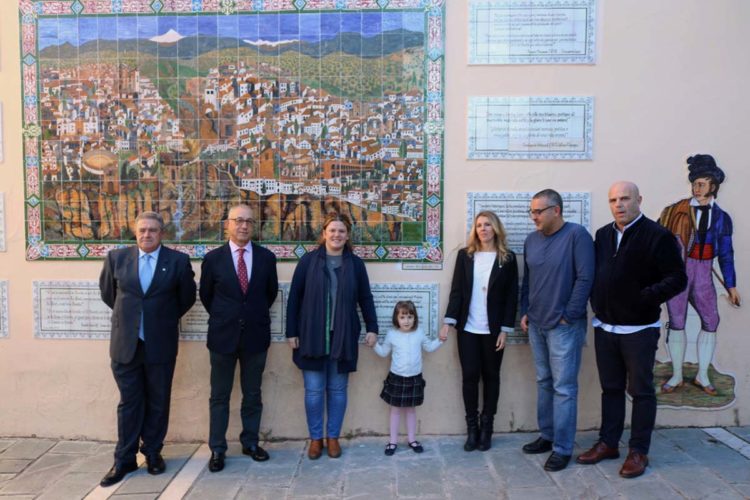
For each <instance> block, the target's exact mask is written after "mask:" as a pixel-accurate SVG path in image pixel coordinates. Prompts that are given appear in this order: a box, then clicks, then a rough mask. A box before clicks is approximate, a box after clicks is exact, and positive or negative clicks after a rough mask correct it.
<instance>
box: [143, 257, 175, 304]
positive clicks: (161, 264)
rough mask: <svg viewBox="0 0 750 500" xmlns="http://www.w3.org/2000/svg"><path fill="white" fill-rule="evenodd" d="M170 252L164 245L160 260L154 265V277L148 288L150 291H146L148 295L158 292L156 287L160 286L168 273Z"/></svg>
mask: <svg viewBox="0 0 750 500" xmlns="http://www.w3.org/2000/svg"><path fill="white" fill-rule="evenodd" d="M168 252H169V250H167V249H166V248H164V245H162V247H161V250H159V259H158V260H157V261H156V263H155V264H154V277H153V278H152V279H151V284H150V285H149V286H148V290H146V295H148V293H149V292H150V291H152V290H156V287H157V286H159V283H160V282H161V280H162V278H163V276H164V275H165V274H166V273H167V269H169V260H170V259H169V255H168Z"/></svg>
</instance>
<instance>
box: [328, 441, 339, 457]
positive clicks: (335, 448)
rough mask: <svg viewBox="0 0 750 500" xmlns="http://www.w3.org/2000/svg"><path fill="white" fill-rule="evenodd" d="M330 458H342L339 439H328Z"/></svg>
mask: <svg viewBox="0 0 750 500" xmlns="http://www.w3.org/2000/svg"><path fill="white" fill-rule="evenodd" d="M326 446H327V448H328V456H329V457H331V458H339V457H340V456H341V445H340V444H339V440H338V438H328V443H327V445H326Z"/></svg>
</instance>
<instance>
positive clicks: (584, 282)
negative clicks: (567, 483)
mask: <svg viewBox="0 0 750 500" xmlns="http://www.w3.org/2000/svg"><path fill="white" fill-rule="evenodd" d="M529 215H530V217H531V219H532V220H533V221H534V225H535V226H536V229H537V230H536V231H534V232H532V233H531V234H529V235H528V236H527V237H526V242H525V243H524V275H523V284H522V287H521V329H522V330H523V331H524V332H527V333H528V334H529V343H530V344H531V350H532V353H533V355H534V364H535V367H536V383H537V409H536V410H537V422H538V425H539V432H540V434H541V435H540V437H539V438H537V439H536V440H535V441H533V442H531V443H528V444H526V445H524V446H523V452H524V453H531V454H536V453H546V452H548V451H552V454H551V455H550V456H549V458H548V459H547V461H546V462H545V464H544V468H545V469H546V470H548V471H559V470H562V469H564V468H565V467H567V466H568V462H569V461H570V457H571V455H572V454H573V446H574V441H575V433H576V419H577V411H578V370H579V368H580V366H581V348H582V347H583V342H584V340H585V338H586V304H587V302H588V299H589V293H590V292H591V286H592V284H593V282H594V244H593V240H592V239H591V235H590V234H589V233H588V231H586V229H585V228H584V227H583V226H581V225H580V224H575V223H572V222H566V221H565V220H564V219H563V202H562V198H561V197H560V194H559V193H558V192H557V191H555V190H553V189H545V190H542V191H539V192H538V193H536V194H535V195H534V196H533V198H532V200H531V209H530V210H529Z"/></svg>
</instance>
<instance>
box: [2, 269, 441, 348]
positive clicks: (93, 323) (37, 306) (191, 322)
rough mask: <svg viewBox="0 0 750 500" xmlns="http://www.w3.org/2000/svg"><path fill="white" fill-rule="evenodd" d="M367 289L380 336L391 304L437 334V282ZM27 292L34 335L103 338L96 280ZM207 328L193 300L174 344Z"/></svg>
mask: <svg viewBox="0 0 750 500" xmlns="http://www.w3.org/2000/svg"><path fill="white" fill-rule="evenodd" d="M0 284H2V282H0ZM289 286H290V283H289V282H282V283H279V295H278V299H277V300H276V301H275V302H274V305H273V306H272V308H271V341H272V342H286V337H285V336H284V330H285V328H286V301H287V299H288V297H289ZM371 289H372V293H373V296H374V299H375V307H376V312H377V315H378V326H379V327H380V331H381V333H383V334H384V333H385V332H386V331H387V330H388V328H390V327H391V318H392V315H393V306H394V305H395V304H396V302H397V301H399V300H412V301H414V303H415V305H416V306H417V311H418V314H419V316H420V323H421V324H422V325H424V328H425V331H426V332H427V333H428V334H429V335H431V336H435V335H437V331H438V320H439V315H438V307H439V296H438V294H439V285H438V284H437V283H412V284H408V283H371ZM0 292H2V287H1V286H0ZM33 293H34V337H36V338H41V339H92V340H106V339H108V338H109V336H110V329H111V322H110V319H111V316H112V311H111V310H110V309H109V307H107V305H106V304H104V302H102V300H101V296H100V293H99V284H98V283H97V282H96V281H34V282H33ZM1 298H2V297H0V300H1ZM6 303H7V301H6ZM362 325H363V331H362V336H361V339H360V340H361V341H364V334H365V332H364V322H362ZM207 330H208V313H207V312H206V310H205V309H204V308H203V305H202V304H201V303H200V301H199V300H198V301H196V303H195V305H194V306H193V308H192V309H191V310H190V311H188V312H187V314H185V316H183V317H182V319H181V321H180V340H184V341H198V342H205V341H206V332H207Z"/></svg>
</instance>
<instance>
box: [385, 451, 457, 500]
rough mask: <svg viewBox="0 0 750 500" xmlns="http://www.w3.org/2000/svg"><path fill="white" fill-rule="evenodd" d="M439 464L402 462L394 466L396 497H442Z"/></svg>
mask: <svg viewBox="0 0 750 500" xmlns="http://www.w3.org/2000/svg"><path fill="white" fill-rule="evenodd" d="M442 478H443V474H442V467H441V464H440V463H439V462H437V461H433V460H427V459H426V457H425V460H408V461H407V460H403V461H401V462H400V463H399V464H398V465H397V466H396V484H397V490H396V494H397V495H398V496H400V497H401V496H420V497H421V496H429V495H436V496H444V495H445V485H444V484H443V479H442Z"/></svg>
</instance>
